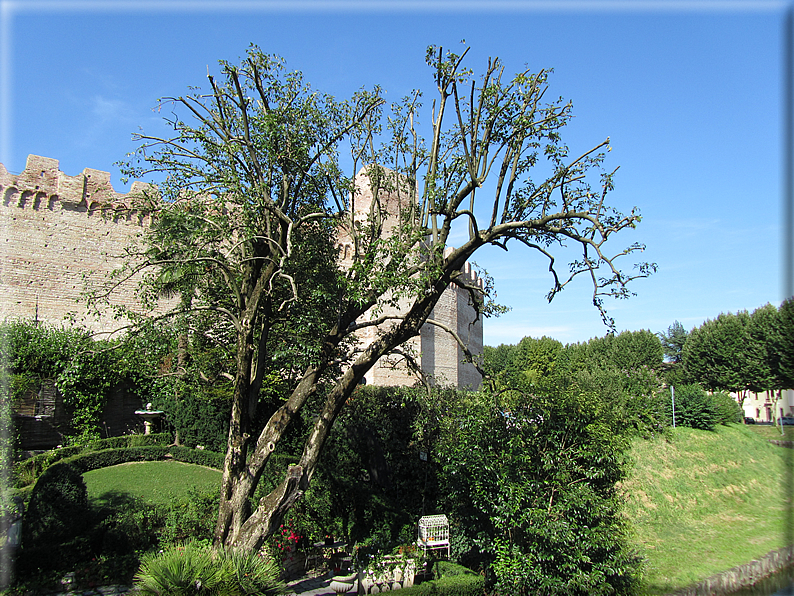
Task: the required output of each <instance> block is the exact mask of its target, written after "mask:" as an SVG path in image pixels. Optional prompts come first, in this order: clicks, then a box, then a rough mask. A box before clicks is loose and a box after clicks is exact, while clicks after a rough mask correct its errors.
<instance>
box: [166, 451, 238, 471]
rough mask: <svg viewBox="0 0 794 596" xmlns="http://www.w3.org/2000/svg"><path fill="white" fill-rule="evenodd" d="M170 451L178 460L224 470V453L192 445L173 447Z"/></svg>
mask: <svg viewBox="0 0 794 596" xmlns="http://www.w3.org/2000/svg"><path fill="white" fill-rule="evenodd" d="M169 453H170V454H171V456H172V457H173V458H174V459H175V460H176V461H181V462H184V463H186V464H196V465H199V466H207V467H208V468H215V469H216V470H223V460H224V457H225V456H224V455H223V453H218V452H217V451H207V450H202V449H191V448H190V447H171V448H170V450H169Z"/></svg>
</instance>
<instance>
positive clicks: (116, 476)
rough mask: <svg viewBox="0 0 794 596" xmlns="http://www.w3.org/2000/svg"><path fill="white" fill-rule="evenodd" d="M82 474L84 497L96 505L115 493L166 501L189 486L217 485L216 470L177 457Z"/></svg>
mask: <svg viewBox="0 0 794 596" xmlns="http://www.w3.org/2000/svg"><path fill="white" fill-rule="evenodd" d="M83 478H84V479H85V483H86V487H87V488H88V498H89V499H90V500H91V501H94V502H96V503H97V504H100V505H101V504H104V503H107V502H108V501H111V500H112V499H113V497H114V496H117V495H119V494H125V495H128V496H135V497H140V498H143V499H144V500H145V501H149V502H152V503H162V504H166V503H168V502H170V501H171V500H173V499H174V498H177V497H183V496H185V495H187V491H188V489H190V488H191V487H193V486H195V487H197V488H198V489H199V491H200V492H204V491H211V490H220V485H221V472H220V471H219V470H213V469H211V468H205V467H203V466H197V465H194V464H185V463H182V462H177V461H152V462H132V463H127V464H121V465H118V466H110V467H107V468H101V469H99V470H91V471H90V472H86V473H85V474H83Z"/></svg>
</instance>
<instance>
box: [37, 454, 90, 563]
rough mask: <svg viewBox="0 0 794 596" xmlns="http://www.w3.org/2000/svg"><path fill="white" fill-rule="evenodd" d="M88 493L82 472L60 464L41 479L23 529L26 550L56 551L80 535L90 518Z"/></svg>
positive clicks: (47, 471) (46, 472) (48, 470)
mask: <svg viewBox="0 0 794 596" xmlns="http://www.w3.org/2000/svg"><path fill="white" fill-rule="evenodd" d="M89 511H90V510H89V506H88V492H87V490H86V486H85V482H84V481H83V477H82V476H81V475H80V472H79V471H78V470H77V469H76V468H75V467H73V466H71V465H69V464H65V463H59V464H58V465H55V466H52V467H51V468H49V469H47V470H46V471H45V472H44V474H42V475H41V477H40V478H39V480H38V482H36V486H35V487H34V488H33V493H32V494H31V496H30V502H29V503H28V508H27V511H26V512H25V518H24V522H23V525H22V528H23V544H24V548H26V549H40V548H51V547H54V546H56V545H58V544H60V542H62V541H64V540H68V539H70V538H72V537H74V536H75V535H78V534H79V533H80V532H81V531H82V530H83V528H84V527H85V524H86V522H87V520H88V517H89Z"/></svg>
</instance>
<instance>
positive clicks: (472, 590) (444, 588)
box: [398, 571, 485, 596]
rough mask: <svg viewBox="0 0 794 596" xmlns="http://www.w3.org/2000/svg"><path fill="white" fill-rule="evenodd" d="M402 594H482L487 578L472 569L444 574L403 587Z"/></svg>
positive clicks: (427, 595)
mask: <svg viewBox="0 0 794 596" xmlns="http://www.w3.org/2000/svg"><path fill="white" fill-rule="evenodd" d="M398 593H399V594H400V596H482V595H483V594H484V593H485V578H484V577H483V576H482V575H478V574H476V573H474V572H472V571H469V573H463V574H460V575H451V574H450V575H443V576H442V577H441V578H440V579H435V580H430V581H426V582H422V583H421V584H416V585H413V586H410V587H408V588H403V589H402V590H400V591H399V592H398Z"/></svg>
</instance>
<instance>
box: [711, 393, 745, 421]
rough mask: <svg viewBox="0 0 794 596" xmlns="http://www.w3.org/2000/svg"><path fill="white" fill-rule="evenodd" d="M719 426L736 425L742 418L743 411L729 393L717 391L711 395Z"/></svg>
mask: <svg viewBox="0 0 794 596" xmlns="http://www.w3.org/2000/svg"><path fill="white" fill-rule="evenodd" d="M711 401H712V403H713V404H714V409H715V410H716V413H717V422H718V423H719V424H737V423H740V422H741V421H742V419H743V418H744V411H743V410H742V407H741V406H740V405H739V403H738V402H737V401H736V400H735V399H734V398H733V397H731V395H730V394H729V393H725V392H724V391H718V392H716V393H713V394H712V395H711Z"/></svg>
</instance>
